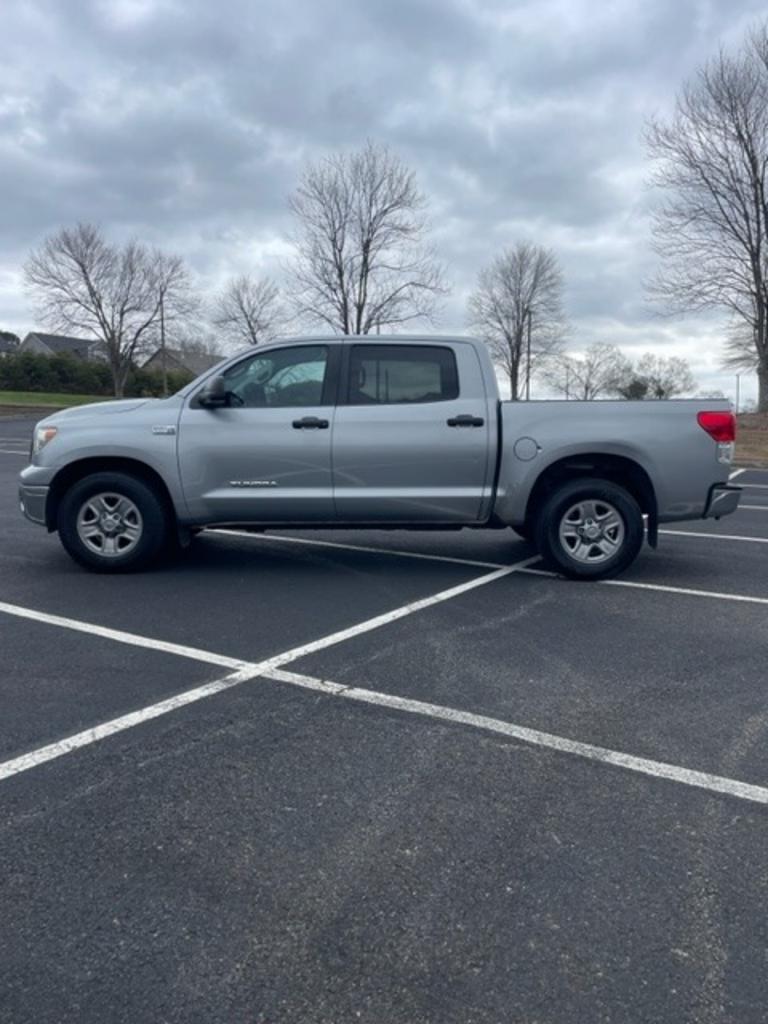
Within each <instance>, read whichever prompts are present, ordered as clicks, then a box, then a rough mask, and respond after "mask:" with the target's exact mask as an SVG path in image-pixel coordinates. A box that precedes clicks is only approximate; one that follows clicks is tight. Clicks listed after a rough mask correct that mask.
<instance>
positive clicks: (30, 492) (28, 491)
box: [19, 484, 49, 526]
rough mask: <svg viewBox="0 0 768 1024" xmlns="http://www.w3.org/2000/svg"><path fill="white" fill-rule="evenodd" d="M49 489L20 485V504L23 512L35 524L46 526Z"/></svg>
mask: <svg viewBox="0 0 768 1024" xmlns="http://www.w3.org/2000/svg"><path fill="white" fill-rule="evenodd" d="M48 490H49V488H48V487H43V486H37V487H35V486H32V485H31V484H20V485H19V504H20V505H21V511H22V512H23V513H24V515H25V516H26V517H27V519H29V520H31V522H33V523H37V524H38V525H39V526H45V525H46V520H45V504H46V502H47V500H48Z"/></svg>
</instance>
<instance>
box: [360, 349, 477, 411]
mask: <svg viewBox="0 0 768 1024" xmlns="http://www.w3.org/2000/svg"><path fill="white" fill-rule="evenodd" d="M458 397H459V375H458V370H457V368H456V356H455V355H454V353H453V351H452V350H451V349H450V348H443V347H440V346H437V345H408V346H405V345H353V346H352V351H351V353H350V362H349V389H348V396H347V402H348V404H349V405H397V404H406V403H415V402H447V401H451V400H452V399H455V398H458Z"/></svg>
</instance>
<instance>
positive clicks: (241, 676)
mask: <svg viewBox="0 0 768 1024" xmlns="http://www.w3.org/2000/svg"><path fill="white" fill-rule="evenodd" d="M534 561H536V557H533V558H525V559H523V560H522V561H520V562H516V563H515V564H514V565H508V566H505V567H504V568H503V569H496V570H495V571H494V572H489V573H486V574H485V575H484V576H478V577H476V578H475V579H473V580H469V581H468V582H466V583H460V584H459V585H458V586H455V587H449V588H448V589H447V590H441V591H439V592H438V593H436V594H432V595H431V596H430V597H424V598H421V599H419V600H418V601H411V602H409V603H408V604H406V605H402V606H401V607H400V608H394V609H392V611H389V612H384V614H383V615H376V616H374V617H373V618H371V619H366V620H365V621H363V622H359V623H357V624H356V625H354V626H350V627H348V628H347V629H341V630H338V631H337V632H335V633H329V634H328V635H327V636H324V637H320V638H319V639H318V640H312V641H310V642H309V643H306V644H301V645H300V646H298V647H293V648H291V649H290V650H288V651H284V652H283V653H282V654H277V655H274V656H273V657H271V658H266V659H265V660H263V661H260V662H246V661H241V660H237V659H235V658H228V657H226V656H225V655H219V654H212V653H211V652H210V651H203V650H199V649H198V648H195V647H185V646H183V645H182V644H170V643H166V642H164V641H162V640H154V639H151V638H149V637H142V636H139V635H137V634H135V633H124V632H122V631H121V630H115V629H106V628H104V627H103V626H94V625H93V624H92V623H87V622H80V621H78V620H76V619H66V618H64V617H63V616H60V615H48V614H46V613H44V612H36V611H33V610H32V609H28V608H21V607H20V606H19V605H10V604H7V603H5V602H0V612H6V613H7V614H9V615H16V616H19V617H21V618H26V619H32V620H33V621H37V622H44V623H46V624H48V625H52V626H61V627H63V628H66V629H73V630H76V631H77V632H82V633H88V634H92V635H96V636H100V637H102V638H104V639H108V640H116V641H118V642H120V643H126V644H132V645H134V646H136V647H146V648H149V649H151V650H158V651H164V652H165V653H168V654H178V655H180V656H181V657H185V658H194V659H195V660H197V661H203V662H208V663H213V664H216V665H227V666H229V667H234V668H236V669H237V671H236V672H234V673H233V674H230V675H228V676H225V677H224V678H222V679H218V680H214V682H212V683H206V684H205V685H203V686H198V687H195V689H193V690H188V691H186V692H185V693H180V694H178V695H177V696H175V697H170V698H168V699H167V700H163V701H159V702H158V703H156V704H151V705H149V706H148V707H145V708H141V709H139V710H138V711H133V712H131V713H130V714H127V715H122V716H121V717H120V718H116V719H113V720H111V721H109V722H103V723H101V724H100V725H97V726H94V727H93V728H91V729H85V730H84V731H83V732H79V733H77V734H75V735H74V736H68V737H66V738H65V739H63V740H59V741H58V742H56V743H51V744H48V745H47V746H45V747H41V748H39V749H38V750H33V751H31V752H29V753H28V754H22V755H21V756H20V757H16V758H13V759H12V760H10V761H5V762H2V763H0V780H2V779H6V778H10V777H11V776H12V775H18V774H19V773H20V772H23V771H27V770H28V769H29V768H34V767H35V766H36V765H38V764H42V763H44V762H46V761H52V760H53V759H54V758H57V757H61V756H62V755H63V754H67V753H69V752H70V751H71V750H79V749H80V748H81V747H85V746H88V745H89V744H91V743H96V742H97V741H98V740H101V739H105V738H106V737H107V736H112V735H114V733H116V732H123V731H124V730H125V729H130V728H132V727H133V726H135V725H140V724H141V723H142V722H145V721H148V720H150V719H152V718H158V717H159V716H160V715H165V714H168V713H169V712H170V711H175V710H176V709H177V708H180V707H185V706H186V705H187V704H192V703H194V702H195V701H198V700H203V699H204V698H205V697H210V696H212V695H213V694H215V693H220V692H221V691H222V690H224V689H229V688H230V687H231V686H235V685H237V684H238V683H242V682H245V681H246V680H248V679H255V678H256V677H257V676H260V675H266V674H268V673H270V672H273V671H275V670H276V669H278V668H280V667H281V666H283V665H287V664H288V662H291V661H295V660H296V659H297V658H303V657H305V656H306V655H308V654H314V653H315V652H316V651H320V650H324V649H325V648H327V647H332V646H333V645H334V644H338V643H341V642H342V641H344V640H349V639H350V638H351V637H354V636H359V635H360V634H361V633H368V632H370V631H371V630H373V629H378V628H379V627H380V626H384V625H387V624H388V623H390V622H395V621H397V620H398V619H402V618H404V617H405V616H406V615H412V614H413V613H414V612H418V611H421V610H422V609H423V608H429V607H431V606H432V605H434V604H439V603H441V602H443V601H449V600H450V599H451V598H452V597H457V596H458V595H459V594H464V593H466V592H467V591H469V590H474V589H475V588H477V587H482V586H484V585H485V584H486V583H493V582H494V581H495V580H498V579H501V578H502V577H503V576H509V575H510V574H511V573H513V572H517V571H519V570H520V569H522V568H524V567H525V566H527V565H529V564H530V563H531V562H534Z"/></svg>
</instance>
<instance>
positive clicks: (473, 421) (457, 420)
mask: <svg viewBox="0 0 768 1024" xmlns="http://www.w3.org/2000/svg"><path fill="white" fill-rule="evenodd" d="M447 423H448V426H449V427H482V426H483V424H484V423H485V420H484V419H483V417H482V416H468V415H464V416H452V417H451V418H450V419H449V420H447Z"/></svg>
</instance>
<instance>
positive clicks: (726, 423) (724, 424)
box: [696, 412, 736, 444]
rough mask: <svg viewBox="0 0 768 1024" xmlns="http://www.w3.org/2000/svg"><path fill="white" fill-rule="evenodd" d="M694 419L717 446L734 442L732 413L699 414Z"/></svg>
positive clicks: (734, 431)
mask: <svg viewBox="0 0 768 1024" xmlns="http://www.w3.org/2000/svg"><path fill="white" fill-rule="evenodd" d="M696 419H697V420H698V421H699V426H700V427H702V428H703V429H704V430H706V432H707V433H708V434H709V436H710V437H711V438H712V439H713V440H715V441H717V442H718V444H728V443H730V442H732V441H735V440H736V417H735V416H734V415H733V413H732V412H700V413H699V415H698V416H697V417H696Z"/></svg>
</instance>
